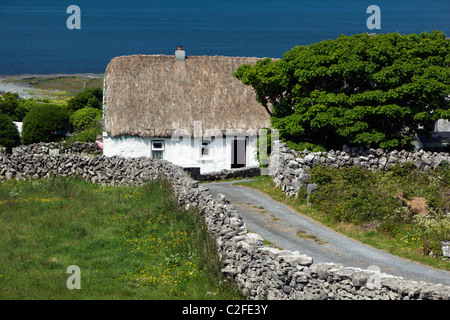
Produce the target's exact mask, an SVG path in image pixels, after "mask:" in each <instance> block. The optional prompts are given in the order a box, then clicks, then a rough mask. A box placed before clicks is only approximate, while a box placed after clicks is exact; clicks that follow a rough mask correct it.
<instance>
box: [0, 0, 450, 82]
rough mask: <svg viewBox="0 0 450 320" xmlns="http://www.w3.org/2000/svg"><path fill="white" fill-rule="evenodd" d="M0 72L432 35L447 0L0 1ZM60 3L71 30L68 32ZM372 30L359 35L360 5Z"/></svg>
mask: <svg viewBox="0 0 450 320" xmlns="http://www.w3.org/2000/svg"><path fill="white" fill-rule="evenodd" d="M0 1H1V2H0V74H1V75H13V74H53V73H103V72H104V71H105V68H106V66H107V64H108V63H109V61H110V60H111V59H112V58H114V57H116V56H121V55H130V54H173V53H174V51H175V50H176V48H177V47H178V46H183V47H184V49H185V50H186V54H187V55H225V56H255V57H273V58H281V57H282V56H283V53H284V52H286V51H288V50H290V49H291V48H292V47H294V46H296V45H308V44H312V43H315V42H319V41H322V40H326V39H334V38H336V37H338V36H339V35H340V34H344V35H352V34H356V33H364V32H376V33H388V32H399V33H402V34H409V33H420V32H423V31H427V32H430V31H433V30H442V31H444V32H445V33H446V34H447V36H450V0H427V1H425V0H370V1H369V0H340V1H339V0H221V1H218V0H185V1H181V0H164V1H162V0H126V1H114V0H108V1H106V0H96V1H94V0H89V1H86V0H70V1H65V0H0ZM70 5H77V6H78V7H79V8H80V10H81V13H80V19H79V21H80V27H81V29H72V30H70V29H68V27H67V24H66V22H67V20H68V19H69V18H70V17H71V15H72V13H67V8H68V7H69V6H70ZM370 5H378V6H379V8H380V21H381V29H374V30H369V29H368V27H367V25H366V21H367V19H368V18H369V17H370V16H371V14H370V13H366V10H367V8H368V6H370Z"/></svg>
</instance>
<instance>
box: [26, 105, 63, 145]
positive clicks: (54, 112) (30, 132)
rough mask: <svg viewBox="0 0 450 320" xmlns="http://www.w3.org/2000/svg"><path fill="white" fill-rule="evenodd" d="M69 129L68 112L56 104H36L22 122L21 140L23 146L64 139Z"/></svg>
mask: <svg viewBox="0 0 450 320" xmlns="http://www.w3.org/2000/svg"><path fill="white" fill-rule="evenodd" d="M68 127H69V110H68V109H67V108H66V107H63V106H60V105H56V104H38V105H36V106H35V107H34V108H32V109H31V110H30V111H29V112H28V113H27V115H26V116H25V119H24V121H23V127H22V139H23V142H24V143H25V144H31V143H37V142H51V141H57V140H60V139H61V138H64V136H65V134H66V132H67V129H68Z"/></svg>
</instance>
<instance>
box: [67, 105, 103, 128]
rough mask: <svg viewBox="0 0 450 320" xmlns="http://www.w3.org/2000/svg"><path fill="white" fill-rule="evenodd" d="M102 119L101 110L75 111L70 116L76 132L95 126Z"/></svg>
mask: <svg viewBox="0 0 450 320" xmlns="http://www.w3.org/2000/svg"><path fill="white" fill-rule="evenodd" d="M101 119H102V111H101V110H99V109H95V108H91V107H86V108H82V109H79V110H77V111H75V112H74V113H73V114H72V115H71V116H70V123H71V124H72V126H73V130H74V131H83V130H85V129H87V128H89V127H93V126H95V125H96V124H97V123H98V122H100V121H101Z"/></svg>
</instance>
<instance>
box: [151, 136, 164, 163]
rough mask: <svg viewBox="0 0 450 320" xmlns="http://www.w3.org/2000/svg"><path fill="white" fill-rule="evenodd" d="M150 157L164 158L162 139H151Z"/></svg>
mask: <svg viewBox="0 0 450 320" xmlns="http://www.w3.org/2000/svg"><path fill="white" fill-rule="evenodd" d="M152 158H153V159H164V141H162V140H153V141H152Z"/></svg>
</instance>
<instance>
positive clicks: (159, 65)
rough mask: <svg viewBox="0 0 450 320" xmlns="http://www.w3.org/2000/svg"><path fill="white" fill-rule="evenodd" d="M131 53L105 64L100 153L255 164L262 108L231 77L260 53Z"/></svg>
mask: <svg viewBox="0 0 450 320" xmlns="http://www.w3.org/2000/svg"><path fill="white" fill-rule="evenodd" d="M180 49H181V48H179V50H178V51H177V52H176V54H175V55H174V56H165V55H133V56H123V57H117V58H115V59H113V60H111V62H110V63H109V64H108V67H107V69H106V72H105V86H104V101H103V113H104V117H103V120H104V123H103V127H104V133H103V153H104V155H106V156H114V155H120V156H125V157H142V156H146V157H153V158H162V159H166V160H168V161H170V162H172V163H174V164H176V165H179V166H182V167H185V168H200V170H201V173H207V172H212V171H219V170H222V169H231V168H239V167H246V166H254V165H258V162H257V160H256V141H257V136H258V133H259V130H260V129H262V128H269V127H270V121H269V115H268V113H267V111H266V110H265V109H264V107H263V106H261V105H260V104H259V103H258V102H257V101H256V99H255V95H254V93H253V91H252V90H253V89H252V88H251V87H250V86H246V85H244V84H242V83H241V82H240V81H239V80H238V79H236V78H234V77H233V73H234V72H235V71H236V69H237V68H238V67H239V66H240V65H242V64H255V63H256V62H257V61H258V60H259V58H240V57H222V56H192V57H186V56H185V52H184V51H183V50H180Z"/></svg>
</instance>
